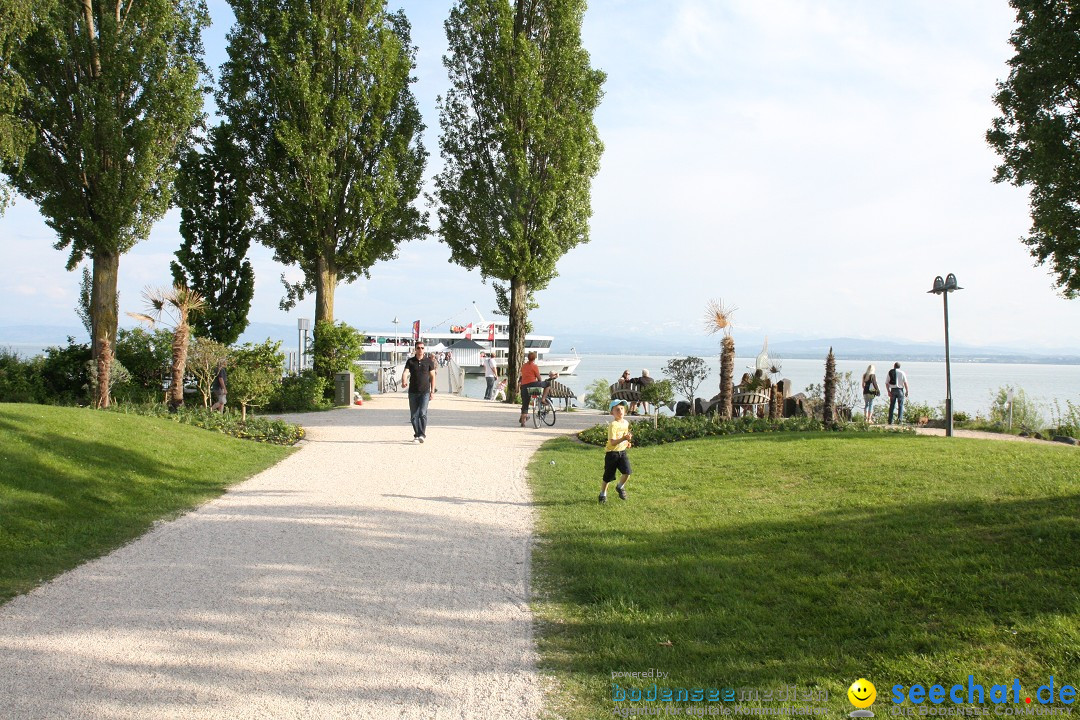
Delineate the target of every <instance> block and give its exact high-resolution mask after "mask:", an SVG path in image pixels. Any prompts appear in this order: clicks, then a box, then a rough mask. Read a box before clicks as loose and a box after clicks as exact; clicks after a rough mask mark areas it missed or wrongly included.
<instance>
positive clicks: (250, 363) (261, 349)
mask: <svg viewBox="0 0 1080 720" xmlns="http://www.w3.org/2000/svg"><path fill="white" fill-rule="evenodd" d="M284 363H285V356H284V355H282V354H281V342H280V341H278V342H274V341H272V340H267V341H265V342H262V343H260V344H258V345H252V344H251V343H244V344H243V345H242V346H240V347H239V348H237V349H236V350H234V351H233V353H232V357H231V358H230V360H229V364H230V366H231V368H232V372H230V373H229V380H228V395H229V398H230V402H231V401H232V398H236V400H237V401H239V403H240V417H241V419H243V418H246V417H247V409H248V408H249V407H260V406H262V405H265V404H266V403H267V402H269V400H270V397H271V396H272V395H273V394H274V390H275V388H276V386H277V385H278V384H279V383H280V382H281V367H282V365H284Z"/></svg>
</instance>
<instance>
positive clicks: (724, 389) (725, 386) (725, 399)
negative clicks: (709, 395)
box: [720, 335, 735, 420]
mask: <svg viewBox="0 0 1080 720" xmlns="http://www.w3.org/2000/svg"><path fill="white" fill-rule="evenodd" d="M734 372H735V339H734V338H733V337H731V336H730V335H725V336H724V339H723V340H721V341H720V417H721V418H724V419H725V420H727V419H729V418H730V417H731V396H732V394H733V392H734V387H733V386H732V384H731V376H732V375H733V374H734Z"/></svg>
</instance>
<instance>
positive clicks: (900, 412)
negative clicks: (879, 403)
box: [885, 363, 908, 425]
mask: <svg viewBox="0 0 1080 720" xmlns="http://www.w3.org/2000/svg"><path fill="white" fill-rule="evenodd" d="M885 390H886V392H888V393H889V424H890V425H892V419H893V410H896V423H897V424H898V425H899V424H900V423H902V422H904V398H906V397H907V396H908V384H907V375H905V374H904V371H903V370H901V369H900V363H894V364H893V366H892V370H890V371H889V377H888V379H887V380H886V381H885Z"/></svg>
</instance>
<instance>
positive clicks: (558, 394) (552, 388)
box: [548, 380, 577, 409]
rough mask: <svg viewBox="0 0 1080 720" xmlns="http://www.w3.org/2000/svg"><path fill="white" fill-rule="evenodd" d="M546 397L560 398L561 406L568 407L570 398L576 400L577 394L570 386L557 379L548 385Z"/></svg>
mask: <svg viewBox="0 0 1080 720" xmlns="http://www.w3.org/2000/svg"><path fill="white" fill-rule="evenodd" d="M548 391H549V392H548V397H549V398H551V399H552V400H562V401H563V408H564V409H565V408H568V407H570V401H571V400H577V395H575V394H574V391H573V390H571V389H570V388H568V387H566V386H565V385H563V384H562V383H561V382H559V381H558V380H552V381H551V384H550V385H549V386H548Z"/></svg>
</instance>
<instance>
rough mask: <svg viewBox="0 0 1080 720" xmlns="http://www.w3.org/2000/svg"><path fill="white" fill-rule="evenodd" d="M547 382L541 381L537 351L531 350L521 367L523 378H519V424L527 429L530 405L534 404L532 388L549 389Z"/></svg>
mask: <svg viewBox="0 0 1080 720" xmlns="http://www.w3.org/2000/svg"><path fill="white" fill-rule="evenodd" d="M550 382H551V381H550V380H548V381H547V382H541V381H540V366H539V365H537V364H536V351H535V350H531V351H530V352H529V355H528V359H527V360H526V362H525V364H524V365H522V366H521V376H520V377H519V378H518V389H519V391H520V392H521V418H520V419H519V420H518V424H519V425H521V427H525V421H526V420H528V419H529V403H530V402H532V395H531V394H530V393H529V389H530V388H544V389H545V390H546V389H547V386H548V384H549V383H550Z"/></svg>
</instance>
